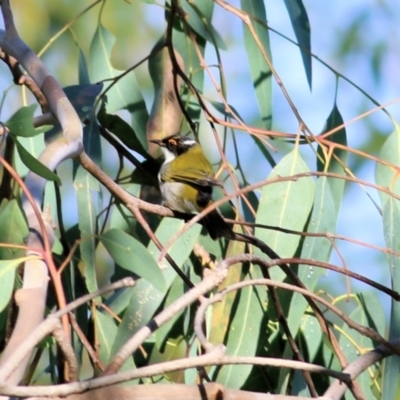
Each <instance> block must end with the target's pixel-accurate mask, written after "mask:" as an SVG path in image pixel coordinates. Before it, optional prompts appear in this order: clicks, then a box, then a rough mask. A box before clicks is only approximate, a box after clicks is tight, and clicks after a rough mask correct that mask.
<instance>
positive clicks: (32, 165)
mask: <svg viewBox="0 0 400 400" xmlns="http://www.w3.org/2000/svg"><path fill="white" fill-rule="evenodd" d="M14 142H15V144H16V145H17V150H18V154H19V156H20V158H21V161H22V162H23V163H24V164H25V166H26V167H27V168H28V169H29V170H30V171H32V172H34V173H36V174H38V175H39V176H41V177H42V178H44V179H46V180H48V181H54V182H56V183H57V184H58V185H61V179H60V178H59V177H58V176H57V175H56V174H55V173H54V172H52V171H50V170H49V169H48V168H47V167H46V166H45V165H43V164H42V163H41V162H40V161H39V160H37V159H36V158H35V157H33V156H32V155H31V154H30V153H29V152H28V151H27V150H26V149H25V148H24V147H23V146H22V144H21V143H20V142H19V141H18V140H17V139H16V138H14Z"/></svg>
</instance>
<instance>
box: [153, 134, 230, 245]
mask: <svg viewBox="0 0 400 400" xmlns="http://www.w3.org/2000/svg"><path fill="white" fill-rule="evenodd" d="M150 141H151V142H152V143H156V144H157V145H159V146H160V148H161V150H162V152H163V154H164V163H163V164H162V165H161V168H160V171H159V173H158V180H159V185H160V191H161V197H162V198H163V201H164V205H165V206H166V207H168V208H170V209H171V210H173V211H175V212H178V213H181V214H191V215H193V214H198V213H200V212H201V211H203V210H204V209H205V208H206V207H208V206H209V205H210V204H211V203H212V194H213V189H214V187H217V186H220V187H222V184H221V182H220V181H218V180H217V179H216V178H215V174H214V170H213V167H212V165H211V164H210V162H209V161H208V159H207V158H206V156H205V155H204V152H203V149H202V148H201V146H200V144H199V143H198V142H197V141H196V140H194V139H191V138H190V137H188V136H183V135H179V134H175V135H171V136H168V137H165V138H163V139H161V140H155V139H153V140H150ZM201 222H202V224H203V225H204V226H205V228H206V229H207V231H208V233H209V235H210V237H211V238H212V239H213V240H216V239H218V238H221V237H225V238H227V239H234V238H235V233H234V232H233V229H232V227H231V226H230V225H229V224H228V223H227V222H226V221H225V220H224V219H223V217H222V215H221V214H220V213H219V211H218V210H217V209H214V210H212V211H210V212H209V213H208V214H206V215H205V216H204V217H203V218H202V220H201Z"/></svg>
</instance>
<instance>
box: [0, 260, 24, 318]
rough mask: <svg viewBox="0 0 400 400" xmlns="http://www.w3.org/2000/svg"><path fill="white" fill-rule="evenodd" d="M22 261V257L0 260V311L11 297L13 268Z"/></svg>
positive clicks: (13, 276)
mask: <svg viewBox="0 0 400 400" xmlns="http://www.w3.org/2000/svg"><path fill="white" fill-rule="evenodd" d="M22 262H24V260H23V259H18V258H16V259H14V260H0V312H1V311H3V310H4V309H5V308H6V307H7V304H8V303H9V301H10V299H11V294H12V291H13V288H14V279H15V270H16V269H17V268H18V267H19V265H20V264H21V263H22Z"/></svg>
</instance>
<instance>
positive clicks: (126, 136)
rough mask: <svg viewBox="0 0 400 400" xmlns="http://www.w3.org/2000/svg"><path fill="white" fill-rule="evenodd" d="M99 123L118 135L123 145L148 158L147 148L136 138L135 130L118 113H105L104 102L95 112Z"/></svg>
mask: <svg viewBox="0 0 400 400" xmlns="http://www.w3.org/2000/svg"><path fill="white" fill-rule="evenodd" d="M97 117H98V119H99V122H100V124H101V125H102V126H103V127H104V128H106V129H108V130H109V131H110V132H111V133H113V134H114V135H115V136H117V137H118V139H120V140H121V141H122V143H124V144H125V146H127V147H129V148H130V149H132V150H134V151H136V152H137V153H139V154H140V155H142V156H143V157H144V158H150V156H149V154H148V153H147V150H146V149H145V148H144V147H143V145H142V143H141V142H140V140H139V139H138V137H137V135H136V132H135V131H134V130H133V129H132V128H131V126H130V125H129V124H128V123H127V122H125V121H124V120H123V119H122V118H121V117H120V116H119V115H111V114H107V113H106V108H105V104H104V103H103V105H102V107H101V109H100V111H99V113H98V114H97Z"/></svg>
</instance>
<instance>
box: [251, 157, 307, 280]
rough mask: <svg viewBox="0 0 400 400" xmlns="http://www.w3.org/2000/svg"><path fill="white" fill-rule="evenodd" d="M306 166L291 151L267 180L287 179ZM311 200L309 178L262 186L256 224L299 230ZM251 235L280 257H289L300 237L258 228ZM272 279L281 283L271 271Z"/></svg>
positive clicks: (304, 222) (282, 275)
mask: <svg viewBox="0 0 400 400" xmlns="http://www.w3.org/2000/svg"><path fill="white" fill-rule="evenodd" d="M308 171H309V170H308V167H307V165H306V164H305V162H304V161H303V159H302V158H301V156H300V154H299V152H298V151H297V150H296V149H295V150H293V151H291V152H290V153H288V154H287V155H286V156H285V157H283V158H282V160H281V161H280V162H279V164H277V166H276V167H275V168H274V169H273V170H272V172H271V174H270V175H269V177H268V180H271V179H278V180H279V178H280V177H282V178H283V177H290V176H294V175H296V174H302V173H306V172H308ZM313 201H314V183H313V181H312V179H311V177H307V176H306V177H302V178H296V179H289V180H285V181H282V182H275V183H271V184H267V185H265V187H264V188H263V190H262V195H261V199H260V206H259V207H258V211H257V217H256V223H258V224H264V225H272V226H277V227H280V228H286V229H291V230H295V231H300V232H301V231H303V229H304V226H305V224H306V222H307V219H308V216H309V213H310V211H311V207H312V205H313ZM255 235H256V236H257V237H258V238H259V239H261V240H262V241H263V242H265V243H267V244H268V245H269V246H270V247H272V248H273V249H274V250H275V252H276V253H278V255H279V256H280V257H283V258H286V257H292V256H293V255H294V253H295V251H296V249H297V247H298V244H299V242H300V239H301V236H300V235H294V234H287V233H284V232H278V231H274V230H266V229H262V228H256V229H255ZM271 277H272V279H276V280H282V279H283V278H284V274H283V272H282V271H280V270H279V269H277V268H273V269H272V270H271Z"/></svg>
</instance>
